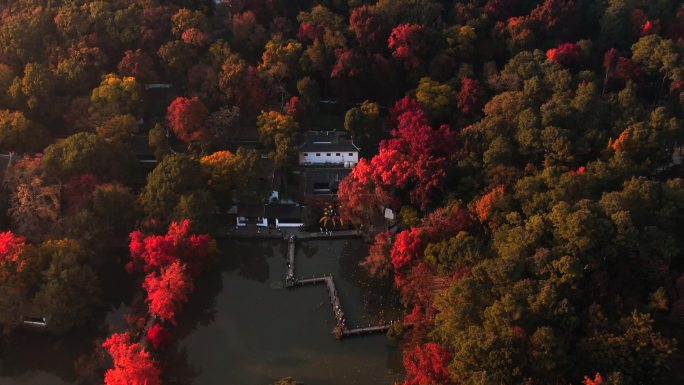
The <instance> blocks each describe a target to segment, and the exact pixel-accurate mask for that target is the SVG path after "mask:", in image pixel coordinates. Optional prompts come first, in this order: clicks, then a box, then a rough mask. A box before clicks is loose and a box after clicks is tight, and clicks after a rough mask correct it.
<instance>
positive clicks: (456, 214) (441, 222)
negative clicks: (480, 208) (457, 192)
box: [421, 206, 472, 242]
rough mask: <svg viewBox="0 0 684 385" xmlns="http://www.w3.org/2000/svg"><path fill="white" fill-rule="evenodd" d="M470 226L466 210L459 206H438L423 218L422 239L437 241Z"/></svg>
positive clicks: (470, 222)
mask: <svg viewBox="0 0 684 385" xmlns="http://www.w3.org/2000/svg"><path fill="white" fill-rule="evenodd" d="M471 226H472V219H471V217H470V214H469V213H468V211H466V210H464V209H463V208H461V207H460V206H452V207H449V208H444V207H440V208H438V209H437V210H435V211H433V212H432V213H430V215H428V216H427V217H426V218H425V219H424V220H423V225H422V226H421V228H422V229H423V235H424V239H426V240H427V241H428V242H438V241H441V240H442V239H444V238H447V237H450V236H452V235H454V234H456V233H458V232H459V231H463V230H468V229H469V228H470V227H471Z"/></svg>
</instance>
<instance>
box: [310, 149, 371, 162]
mask: <svg viewBox="0 0 684 385" xmlns="http://www.w3.org/2000/svg"><path fill="white" fill-rule="evenodd" d="M316 154H318V156H316ZM328 154H330V155H328ZM337 154H340V155H339V156H338V155H337ZM349 154H352V155H349ZM345 162H352V163H358V162H359V152H358V151H352V152H300V153H299V164H311V163H313V164H325V163H334V164H344V163H345Z"/></svg>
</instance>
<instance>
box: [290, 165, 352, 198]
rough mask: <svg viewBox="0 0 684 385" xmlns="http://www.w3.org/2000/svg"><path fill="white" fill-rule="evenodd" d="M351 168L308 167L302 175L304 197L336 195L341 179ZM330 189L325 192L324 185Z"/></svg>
mask: <svg viewBox="0 0 684 385" xmlns="http://www.w3.org/2000/svg"><path fill="white" fill-rule="evenodd" d="M351 170H352V169H351V168H321V169H314V168H312V169H307V170H306V172H305V173H304V175H303V176H302V179H301V181H302V182H303V186H301V187H300V189H301V191H303V193H304V197H307V196H317V195H336V194H337V189H338V187H339V184H340V181H341V180H342V179H344V177H346V176H347V175H349V173H350V172H351ZM326 185H327V187H328V188H329V189H330V191H329V192H324V191H322V190H324V188H322V187H323V186H326ZM317 190H318V191H317Z"/></svg>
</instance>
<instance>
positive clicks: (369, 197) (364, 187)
mask: <svg viewBox="0 0 684 385" xmlns="http://www.w3.org/2000/svg"><path fill="white" fill-rule="evenodd" d="M373 173H374V170H373V168H372V167H371V164H370V163H369V162H368V161H366V159H363V158H361V160H360V161H359V163H358V164H357V165H356V167H354V168H353V169H352V172H351V173H350V174H349V175H347V177H345V178H344V179H343V180H342V182H340V188H339V191H338V197H339V199H340V202H341V204H340V214H341V215H342V218H343V219H344V220H345V221H347V222H351V223H356V224H360V223H367V222H369V220H370V218H373V217H374V216H376V215H378V213H379V212H380V208H382V207H383V206H385V205H387V204H388V203H389V202H390V201H391V197H390V194H389V193H387V192H385V191H383V190H382V189H381V188H380V186H377V185H375V184H374V182H373V178H374V176H373Z"/></svg>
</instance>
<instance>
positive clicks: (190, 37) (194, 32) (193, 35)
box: [181, 28, 209, 47]
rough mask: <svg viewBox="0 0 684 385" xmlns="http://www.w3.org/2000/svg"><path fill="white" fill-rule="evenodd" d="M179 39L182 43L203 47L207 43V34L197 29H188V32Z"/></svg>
mask: <svg viewBox="0 0 684 385" xmlns="http://www.w3.org/2000/svg"><path fill="white" fill-rule="evenodd" d="M181 39H182V40H183V41H184V42H186V43H188V44H190V45H195V46H197V47H204V46H205V45H207V42H208V41H209V37H208V36H207V34H206V33H204V32H202V31H200V30H199V29H197V28H188V30H186V31H185V32H183V35H181Z"/></svg>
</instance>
